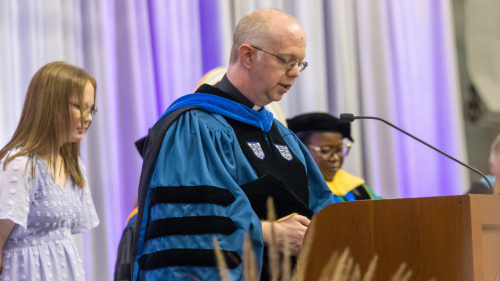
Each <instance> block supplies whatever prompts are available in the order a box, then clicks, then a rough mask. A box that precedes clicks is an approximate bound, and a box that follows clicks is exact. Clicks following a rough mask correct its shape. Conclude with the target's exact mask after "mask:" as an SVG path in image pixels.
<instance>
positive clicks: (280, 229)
mask: <svg viewBox="0 0 500 281" xmlns="http://www.w3.org/2000/svg"><path fill="white" fill-rule="evenodd" d="M310 222H311V221H310V220H309V219H308V218H306V217H304V216H301V215H292V216H291V217H290V216H286V217H284V218H281V219H279V220H278V221H277V222H275V223H274V232H275V240H276V246H277V247H278V251H280V252H281V253H283V252H284V247H285V236H288V241H289V242H290V243H289V245H290V254H291V255H292V256H294V257H297V256H299V254H300V251H301V250H302V242H303V241H304V234H305V233H306V230H307V227H308V226H309V223H310ZM262 238H263V240H264V245H269V241H271V223H270V222H266V221H263V222H262Z"/></svg>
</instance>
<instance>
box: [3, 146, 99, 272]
mask: <svg viewBox="0 0 500 281" xmlns="http://www.w3.org/2000/svg"><path fill="white" fill-rule="evenodd" d="M17 151H18V150H17V149H16V150H12V151H11V155H12V154H14V153H17ZM4 160H5V159H2V160H1V161H0V219H10V220H12V221H13V222H14V223H15V226H14V229H13V230H12V233H11V234H10V236H9V238H8V239H7V241H6V242H5V244H4V247H3V249H2V264H3V272H2V275H0V280H1V281H14V280H36V281H38V280H40V281H44V280H46V281H54V280H63V281H71V280H85V272H84V270H83V266H82V260H81V259H80V257H79V254H78V251H77V249H76V247H75V244H74V243H73V239H72V237H71V235H72V234H76V233H81V232H85V231H87V230H89V229H91V228H94V227H96V226H97V225H98V224H99V219H98V217H97V214H96V212H95V207H94V203H93V202H92V197H91V195H90V189H89V186H88V181H87V179H86V178H85V185H84V187H83V188H80V187H78V186H77V185H76V184H75V183H74V182H73V181H72V180H71V177H68V178H67V180H66V184H65V186H64V188H62V187H61V186H59V184H58V183H57V181H55V180H54V178H53V176H52V174H51V173H50V171H49V170H48V168H47V165H46V163H45V161H44V160H42V159H41V158H40V157H38V156H36V155H35V157H34V159H33V160H34V161H35V162H36V166H35V176H34V177H32V173H31V162H30V163H29V164H28V166H27V165H26V164H27V163H28V157H27V156H21V157H17V158H15V159H14V160H12V161H11V162H9V163H8V164H7V165H6V167H5V170H4V169H3V167H4ZM79 162H80V168H81V170H82V172H83V173H84V174H85V167H84V166H83V164H82V163H81V161H79Z"/></svg>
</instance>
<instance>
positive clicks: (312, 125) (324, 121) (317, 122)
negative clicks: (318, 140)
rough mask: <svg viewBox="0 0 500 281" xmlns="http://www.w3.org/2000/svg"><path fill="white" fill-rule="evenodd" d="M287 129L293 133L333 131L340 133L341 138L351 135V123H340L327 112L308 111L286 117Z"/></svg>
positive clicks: (350, 138)
mask: <svg viewBox="0 0 500 281" xmlns="http://www.w3.org/2000/svg"><path fill="white" fill-rule="evenodd" d="M286 122H287V123H288V129H290V130H291V131H292V132H294V133H299V132H334V133H340V134H342V137H343V138H348V139H349V140H350V141H352V142H354V140H353V139H352V137H351V124H350V123H340V120H339V119H338V118H336V117H333V116H331V115H330V114H328V113H308V114H302V115H298V116H295V117H294V118H292V119H287V120H286Z"/></svg>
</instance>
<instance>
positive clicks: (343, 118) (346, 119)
mask: <svg viewBox="0 0 500 281" xmlns="http://www.w3.org/2000/svg"><path fill="white" fill-rule="evenodd" d="M355 119H374V120H378V121H382V122H384V123H385V124H387V125H389V126H391V127H393V128H394V129H396V130H398V131H400V132H401V133H403V134H405V135H407V136H409V137H411V138H412V139H414V140H416V141H418V142H420V143H421V144H424V145H425V146H427V147H430V148H432V149H434V150H435V151H437V152H439V153H441V154H443V155H444V156H446V157H448V158H450V159H451V160H453V161H455V162H457V163H458V164H460V165H462V166H464V167H466V168H469V169H470V170H472V171H474V172H476V173H477V174H478V175H480V176H481V177H482V178H483V179H485V180H486V182H487V183H488V185H489V186H490V188H491V190H492V191H493V190H494V189H493V185H492V184H491V182H490V181H489V180H488V178H487V177H486V176H485V175H484V174H483V173H481V172H480V171H479V170H477V169H476V168H473V167H471V166H469V165H467V164H465V163H462V162H461V161H460V160H458V159H455V158H454V157H453V156H451V155H448V154H447V153H445V152H443V151H441V150H439V149H437V148H435V147H434V146H432V145H430V144H428V143H426V142H424V141H423V140H421V139H419V138H417V137H415V136H413V135H412V134H410V133H408V132H406V131H404V130H402V129H400V128H398V127H397V126H395V125H393V124H391V123H389V122H387V121H385V120H384V119H382V118H378V117H371V116H354V115H353V114H349V113H343V114H340V122H345V123H351V122H352V121H354V120H355Z"/></svg>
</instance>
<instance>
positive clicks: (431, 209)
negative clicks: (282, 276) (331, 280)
mask: <svg viewBox="0 0 500 281" xmlns="http://www.w3.org/2000/svg"><path fill="white" fill-rule="evenodd" d="M309 229H314V231H313V232H312V234H309V232H307V233H306V236H305V239H306V240H308V239H313V242H312V247H311V249H310V253H309V257H308V263H307V264H308V265H307V267H306V268H305V280H308V281H309V280H318V278H319V276H320V274H321V272H322V269H323V267H324V265H325V264H326V262H327V261H328V259H329V258H330V256H331V255H332V253H333V252H335V251H337V252H339V253H341V252H342V251H343V250H344V249H345V248H346V247H349V249H350V251H351V254H352V256H353V257H354V262H355V263H358V264H359V265H360V267H361V271H362V273H363V274H364V273H365V272H366V270H367V268H368V264H369V263H370V261H371V260H372V258H373V257H374V256H375V255H376V254H377V255H378V257H379V259H378V263H377V270H376V273H375V278H374V280H390V277H391V276H392V275H393V274H394V273H395V272H396V270H397V269H398V267H399V266H400V265H401V263H403V262H405V263H406V264H407V266H408V267H409V268H410V269H412V270H413V278H412V280H430V279H431V278H436V280H437V281H449V280H464V281H465V280H466V281H472V280H474V281H478V280H481V281H482V280H485V281H486V280H487V281H491V280H500V277H498V276H500V273H499V271H500V269H499V267H500V196H496V195H461V196H445V197H429V198H413V199H388V200H373V201H372V200H369V201H355V202H344V203H337V204H333V205H330V206H328V207H326V208H325V209H323V210H321V211H320V212H319V213H318V214H316V216H314V218H313V219H312V221H311V224H310V226H309ZM497 278H498V279H497Z"/></svg>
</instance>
